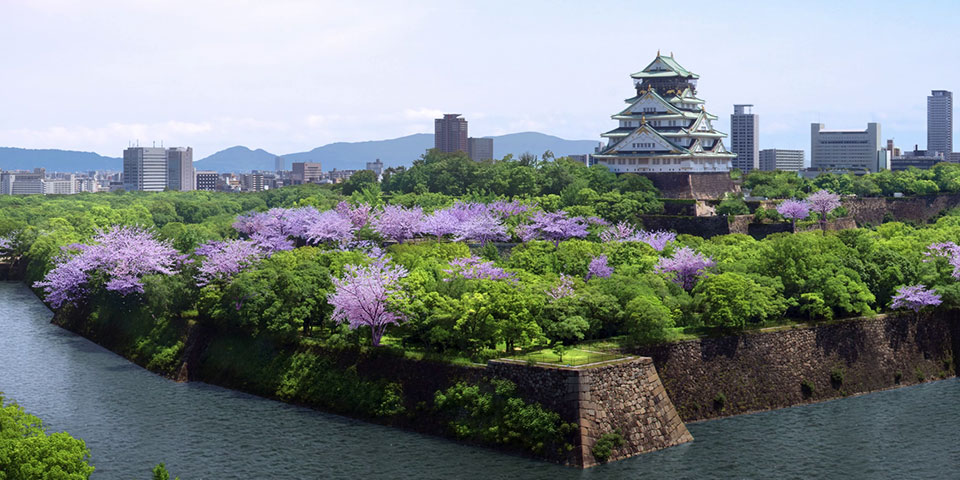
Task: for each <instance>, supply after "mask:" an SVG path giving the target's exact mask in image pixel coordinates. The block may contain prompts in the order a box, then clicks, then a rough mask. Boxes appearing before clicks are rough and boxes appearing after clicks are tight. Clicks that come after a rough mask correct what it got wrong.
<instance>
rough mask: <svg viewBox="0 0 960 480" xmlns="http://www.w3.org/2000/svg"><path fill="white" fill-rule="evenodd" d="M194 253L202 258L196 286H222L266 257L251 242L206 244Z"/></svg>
mask: <svg viewBox="0 0 960 480" xmlns="http://www.w3.org/2000/svg"><path fill="white" fill-rule="evenodd" d="M194 253H195V254H196V255H197V256H199V257H203V259H202V261H201V263H200V267H199V268H198V269H197V276H196V280H197V286H199V287H202V286H205V285H210V284H223V283H226V282H228V281H229V280H230V279H231V278H233V276H234V275H236V274H238V273H240V272H242V271H243V270H244V269H246V268H247V267H249V266H250V265H253V264H254V263H256V262H258V261H259V260H260V259H261V258H263V257H264V256H266V253H267V252H265V251H264V250H263V248H262V247H260V245H259V244H257V243H256V242H254V241H253V240H226V241H223V242H207V243H205V244H203V245H200V246H199V247H197V249H196V250H195V251H194Z"/></svg>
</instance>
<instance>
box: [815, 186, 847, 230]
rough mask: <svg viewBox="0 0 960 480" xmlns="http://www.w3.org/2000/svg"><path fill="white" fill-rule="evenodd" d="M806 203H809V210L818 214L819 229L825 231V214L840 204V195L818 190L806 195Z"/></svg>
mask: <svg viewBox="0 0 960 480" xmlns="http://www.w3.org/2000/svg"><path fill="white" fill-rule="evenodd" d="M807 203H809V204H810V210H813V211H814V212H816V213H817V214H818V215H820V229H821V230H823V231H826V230H827V215H829V214H830V212H832V211H834V210H836V209H837V207H839V206H840V195H837V194H835V193H830V192H828V191H826V190H820V191H819V192H816V193H813V194H811V195H810V196H809V197H807Z"/></svg>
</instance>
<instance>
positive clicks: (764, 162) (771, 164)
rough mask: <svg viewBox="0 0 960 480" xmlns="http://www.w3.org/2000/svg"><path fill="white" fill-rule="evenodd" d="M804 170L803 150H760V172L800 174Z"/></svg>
mask: <svg viewBox="0 0 960 480" xmlns="http://www.w3.org/2000/svg"><path fill="white" fill-rule="evenodd" d="M802 169H803V150H784V149H781V148H767V149H764V150H760V170H766V171H773V170H781V171H784V172H798V171H800V170H802Z"/></svg>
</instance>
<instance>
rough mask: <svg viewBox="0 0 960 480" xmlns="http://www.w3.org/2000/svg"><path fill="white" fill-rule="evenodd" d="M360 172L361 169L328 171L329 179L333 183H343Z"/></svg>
mask: <svg viewBox="0 0 960 480" xmlns="http://www.w3.org/2000/svg"><path fill="white" fill-rule="evenodd" d="M357 172H359V170H337V169H336V168H334V169H333V170H331V171H329V172H327V175H326V176H327V179H328V180H329V181H330V182H333V183H341V182H344V181H346V180H347V179H349V178H350V177H352V176H353V174H354V173H357Z"/></svg>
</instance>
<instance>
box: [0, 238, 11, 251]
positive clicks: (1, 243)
mask: <svg viewBox="0 0 960 480" xmlns="http://www.w3.org/2000/svg"><path fill="white" fill-rule="evenodd" d="M10 250H13V235H9V236H6V237H0V254H2V253H5V252H9V251H10Z"/></svg>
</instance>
